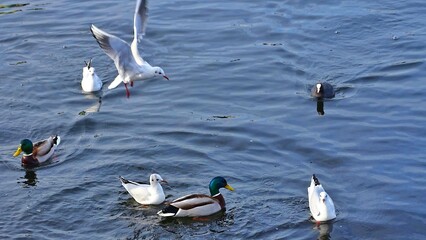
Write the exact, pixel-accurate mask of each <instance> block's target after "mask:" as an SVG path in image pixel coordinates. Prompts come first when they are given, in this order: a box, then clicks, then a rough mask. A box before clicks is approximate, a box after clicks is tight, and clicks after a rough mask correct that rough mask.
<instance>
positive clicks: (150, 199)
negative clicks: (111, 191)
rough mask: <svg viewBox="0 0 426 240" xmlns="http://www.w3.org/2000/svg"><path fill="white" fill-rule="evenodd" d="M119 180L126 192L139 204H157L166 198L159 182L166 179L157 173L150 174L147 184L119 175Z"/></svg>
mask: <svg viewBox="0 0 426 240" xmlns="http://www.w3.org/2000/svg"><path fill="white" fill-rule="evenodd" d="M120 181H121V184H122V185H123V187H124V188H125V189H126V190H127V192H129V193H130V195H131V196H132V197H133V198H134V199H135V200H136V202H138V203H140V204H143V205H158V204H161V203H162V202H164V200H165V198H166V197H165V196H164V192H163V188H162V187H161V184H160V183H162V182H164V183H166V181H165V180H163V178H161V176H160V175H159V174H151V176H150V177H149V185H148V184H142V183H137V182H133V181H129V180H127V179H125V178H123V177H121V176H120Z"/></svg>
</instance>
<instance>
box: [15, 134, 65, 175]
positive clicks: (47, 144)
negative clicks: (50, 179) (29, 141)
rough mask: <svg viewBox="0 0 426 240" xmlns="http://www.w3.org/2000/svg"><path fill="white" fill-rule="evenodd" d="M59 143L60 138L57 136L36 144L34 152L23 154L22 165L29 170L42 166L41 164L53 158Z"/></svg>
mask: <svg viewBox="0 0 426 240" xmlns="http://www.w3.org/2000/svg"><path fill="white" fill-rule="evenodd" d="M59 143H60V137H59V136H57V135H55V136H50V137H49V138H47V139H44V140H42V141H38V142H36V143H34V144H33V152H32V153H31V154H26V153H24V154H23V156H22V158H21V165H22V166H23V167H28V168H33V167H38V166H40V164H41V163H43V162H45V161H46V160H48V159H50V158H51V157H52V156H53V153H54V152H55V149H56V147H57V146H58V145H59Z"/></svg>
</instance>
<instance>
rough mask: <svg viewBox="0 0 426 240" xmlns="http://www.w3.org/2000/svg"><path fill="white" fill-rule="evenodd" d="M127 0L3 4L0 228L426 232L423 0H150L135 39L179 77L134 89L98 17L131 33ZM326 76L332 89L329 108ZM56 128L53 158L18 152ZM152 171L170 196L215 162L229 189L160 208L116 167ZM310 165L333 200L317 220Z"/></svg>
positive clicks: (118, 234) (47, 233)
mask: <svg viewBox="0 0 426 240" xmlns="http://www.w3.org/2000/svg"><path fill="white" fill-rule="evenodd" d="M135 2H136V1H134V0H126V1H112V0H103V1H100V0H98V1H75V0H55V1H53V0H37V1H28V2H22V1H10V0H6V2H5V1H2V3H1V4H0V6H3V8H0V33H1V34H0V56H1V57H0V73H1V79H0V81H1V87H0V108H1V109H2V114H1V117H0V124H1V126H2V127H1V129H2V130H1V134H0V150H1V151H0V160H1V164H0V168H1V169H0V170H1V173H2V174H1V181H0V206H1V213H2V214H1V215H0V238H1V239H317V238H319V239H424V237H425V235H426V229H425V217H426V208H425V205H424V203H425V202H426V194H425V193H426V191H425V190H426V178H425V176H426V175H425V174H426V154H425V147H426V144H425V143H426V140H425V136H426V128H425V122H426V108H425V100H426V97H425V96H426V95H425V92H426V84H425V79H424V78H425V73H426V64H425V56H426V44H425V43H426V34H425V32H426V15H425V14H424V13H425V11H426V3H425V2H424V1H420V0H417V1H416V0H412V1H390V0H380V1H343V2H342V1H333V0H326V1H279V0H275V1H272V0H271V1H225V0H216V1H196V0H185V1H176V0H168V1H150V3H149V8H150V15H149V20H148V21H149V22H148V27H147V34H146V37H145V39H144V40H142V43H141V47H140V51H141V52H142V56H144V57H145V59H146V60H147V61H148V62H150V63H151V64H153V65H158V66H161V67H162V68H163V69H164V70H165V72H166V74H167V75H168V76H169V77H170V79H171V80H170V81H163V80H160V79H155V80H149V81H145V82H136V83H135V86H134V87H133V88H131V89H130V91H131V97H130V98H129V99H127V98H126V97H125V91H124V87H123V86H122V85H121V86H120V87H118V88H116V89H113V90H108V89H106V87H107V86H108V84H109V83H110V82H111V81H112V80H113V79H114V78H115V76H116V75H117V72H116V69H115V66H114V64H113V62H112V60H111V59H109V58H108V56H107V55H106V54H104V52H103V51H102V50H101V49H100V48H99V46H98V45H97V43H96V41H95V39H94V38H93V37H92V35H91V33H90V31H89V27H90V24H92V23H93V24H96V25H97V26H98V27H100V28H101V29H104V30H106V31H108V32H110V33H113V34H116V35H117V36H120V37H122V38H123V39H125V40H126V41H129V42H130V41H131V39H132V34H133V26H132V22H133V20H132V19H133V12H134V7H135ZM12 4H15V5H12ZM89 58H93V65H94V67H95V68H96V71H97V74H98V75H99V76H100V77H101V78H102V79H103V81H104V82H105V86H104V88H105V89H104V91H103V92H102V93H99V94H92V95H90V94H83V93H82V92H81V87H80V80H81V77H82V73H81V72H82V68H83V66H84V62H83V61H84V60H88V59H89ZM317 81H328V82H330V83H331V84H333V85H334V86H335V87H336V89H337V94H336V97H335V98H334V99H331V100H327V101H325V102H324V106H323V108H324V112H325V114H324V115H319V114H318V113H317V102H316V101H315V100H314V99H312V98H311V97H310V96H309V89H310V87H311V86H313V84H315V83H316V82H317ZM99 97H102V98H101V102H99ZM83 111H84V112H83ZM51 134H59V135H60V136H61V137H62V143H61V145H60V146H59V149H58V151H57V152H56V154H55V157H54V158H53V159H52V161H51V162H50V163H49V164H48V165H46V166H43V167H40V168H37V169H35V170H34V171H25V170H24V169H23V168H22V167H21V166H20V160H19V158H12V154H13V152H14V151H15V149H16V147H17V146H18V145H19V142H20V140H21V139H24V138H30V139H33V140H39V139H43V138H45V137H47V136H49V135H51ZM153 172H156V173H160V174H161V175H162V177H163V178H165V179H166V180H168V182H169V184H168V185H167V186H165V192H166V195H167V196H166V198H167V200H169V201H170V200H173V199H175V198H177V197H179V196H182V195H184V194H189V193H206V194H207V193H208V183H209V181H210V179H211V178H213V177H214V176H218V175H220V176H224V177H225V178H226V179H227V180H228V183H229V184H230V185H232V186H233V187H234V188H235V190H236V191H235V192H230V191H227V190H226V189H222V193H223V194H224V196H225V199H226V202H227V211H226V213H224V214H219V215H217V216H214V217H212V218H209V219H208V220H204V221H198V220H192V219H179V220H177V219H172V220H167V219H161V218H160V217H158V216H157V215H156V212H157V211H158V210H159V209H161V208H162V206H150V207H143V206H140V205H139V204H138V203H137V202H135V201H134V200H133V199H132V198H131V197H130V195H129V194H127V192H126V191H125V190H124V188H123V187H122V186H121V184H120V182H119V180H118V176H119V175H122V176H124V177H126V178H128V179H131V180H139V181H147V180H148V177H149V175H150V174H151V173H153ZM313 173H315V174H317V176H318V178H319V179H320V181H321V182H322V183H323V185H324V187H325V188H326V190H327V191H328V193H329V194H330V195H331V196H332V198H333V199H334V202H335V205H336V209H337V219H336V220H335V221H333V222H332V223H330V224H324V225H321V226H320V227H316V226H315V224H314V223H312V222H311V221H310V220H309V217H310V213H309V208H308V200H307V190H306V188H307V187H308V186H309V183H310V177H311V175H312V174H313Z"/></svg>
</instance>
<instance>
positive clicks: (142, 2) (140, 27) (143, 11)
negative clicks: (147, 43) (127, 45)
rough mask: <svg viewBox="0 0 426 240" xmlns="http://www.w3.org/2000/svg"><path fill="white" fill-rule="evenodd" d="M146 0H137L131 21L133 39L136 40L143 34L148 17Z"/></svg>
mask: <svg viewBox="0 0 426 240" xmlns="http://www.w3.org/2000/svg"><path fill="white" fill-rule="evenodd" d="M147 5H148V0H138V1H137V3H136V9H135V17H134V22H133V31H134V39H136V40H137V41H138V42H139V41H140V40H141V39H142V38H143V36H145V29H146V22H147V19H148V7H147Z"/></svg>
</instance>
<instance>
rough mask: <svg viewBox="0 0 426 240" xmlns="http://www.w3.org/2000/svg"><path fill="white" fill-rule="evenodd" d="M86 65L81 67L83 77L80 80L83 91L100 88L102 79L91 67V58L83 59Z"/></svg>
mask: <svg viewBox="0 0 426 240" xmlns="http://www.w3.org/2000/svg"><path fill="white" fill-rule="evenodd" d="M84 63H86V66H85V67H84V68H83V79H82V80H81V88H82V89H83V91H85V92H97V91H99V90H101V89H102V81H101V79H100V78H99V77H98V75H97V74H96V72H95V68H94V67H92V59H90V60H89V62H86V61H84Z"/></svg>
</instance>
